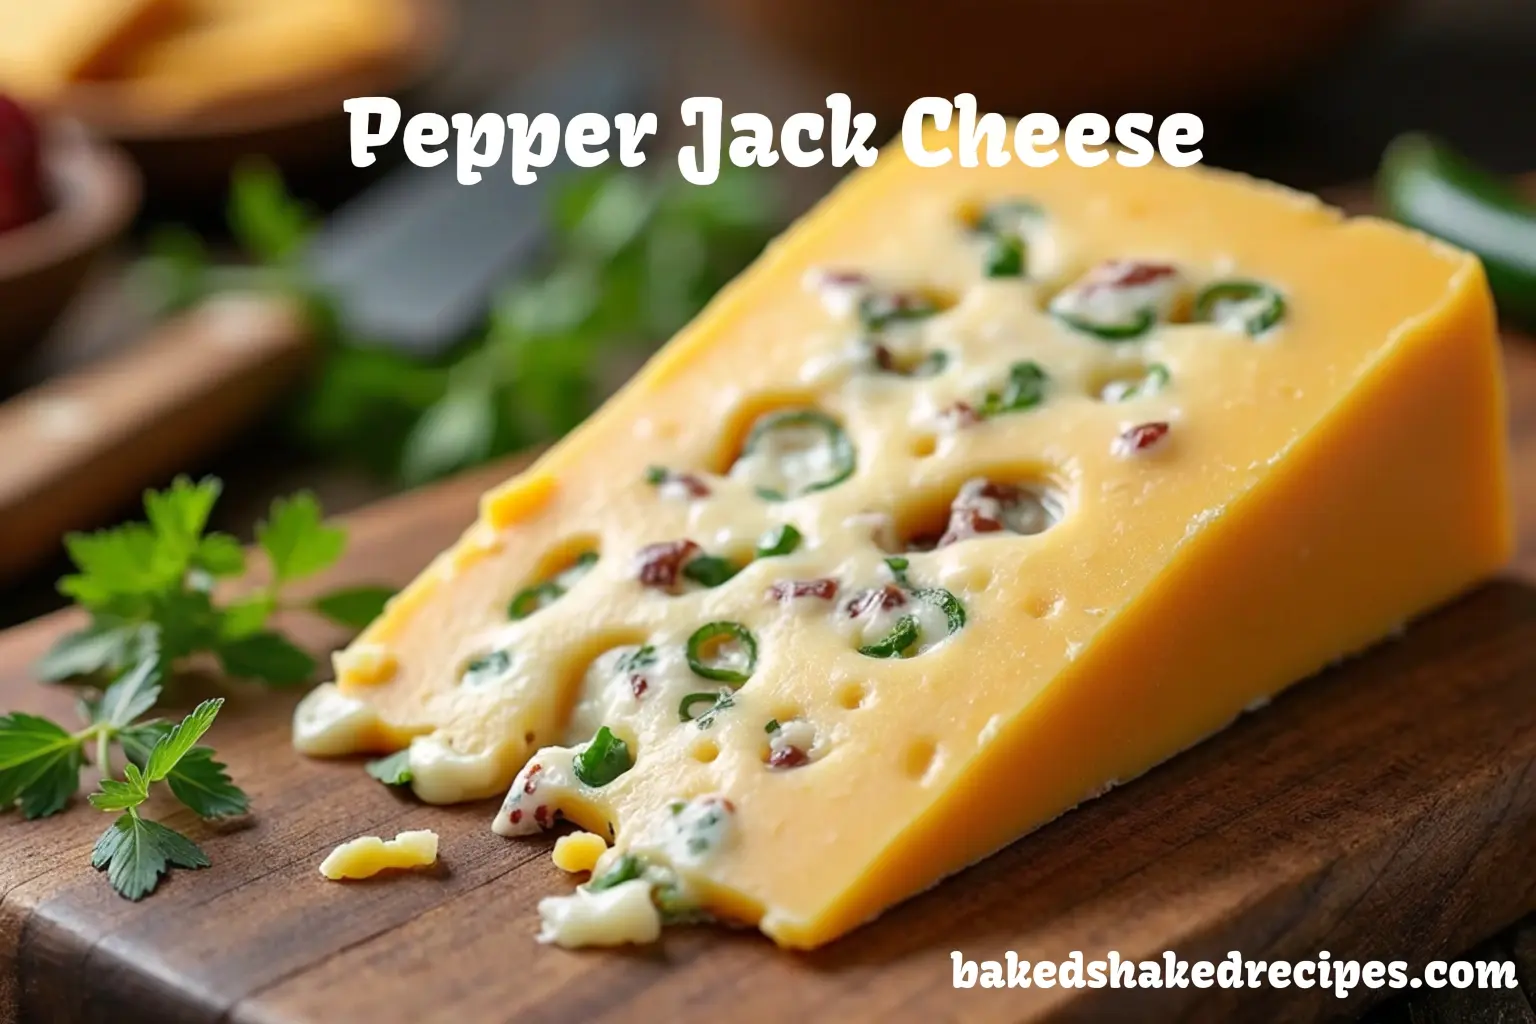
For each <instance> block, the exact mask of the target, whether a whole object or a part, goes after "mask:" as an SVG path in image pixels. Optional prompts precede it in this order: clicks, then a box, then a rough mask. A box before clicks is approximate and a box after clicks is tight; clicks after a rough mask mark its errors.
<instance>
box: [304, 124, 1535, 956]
mask: <svg viewBox="0 0 1536 1024" xmlns="http://www.w3.org/2000/svg"><path fill="white" fill-rule="evenodd" d="M1505 463H1506V452H1505V442H1504V407H1503V391H1502V381H1501V368H1500V360H1499V351H1498V348H1497V345H1496V342H1495V334H1494V319H1493V311H1492V308H1491V305H1490V301H1489V296H1488V291H1487V288H1486V286H1485V282H1484V277H1483V273H1482V270H1481V268H1480V266H1479V264H1478V263H1477V261H1476V260H1475V259H1473V258H1471V257H1469V256H1468V255H1466V254H1464V253H1462V252H1459V251H1457V250H1454V249H1452V248H1449V247H1447V246H1444V245H1441V244H1438V243H1435V242H1432V241H1430V240H1429V239H1427V238H1425V237H1423V236H1420V235H1417V234H1414V233H1412V232H1410V231H1407V230H1404V229H1402V228H1399V227H1396V226H1393V225H1391V224H1387V223H1384V222H1382V221H1379V220H1372V219H1356V220H1346V219H1344V218H1342V217H1341V216H1340V215H1339V214H1338V213H1337V212H1336V211H1334V210H1331V209H1329V208H1327V207H1324V206H1322V205H1321V204H1320V203H1318V202H1317V201H1316V200H1315V199H1313V198H1310V197H1308V196H1304V195H1299V194H1296V193H1294V192H1290V191H1287V190H1284V189H1281V188H1279V187H1276V186H1272V185H1267V184H1263V183H1260V182H1255V181H1251V180H1248V179H1245V178H1241V177H1238V176H1234V175H1230V174H1223V173H1216V172H1211V171H1204V170H1172V169H1169V168H1166V167H1161V166H1152V167H1147V168H1141V169H1126V168H1122V167H1118V166H1116V165H1115V164H1114V163H1113V162H1110V163H1108V164H1105V165H1103V166H1101V167H1098V168H1093V169H1083V168H1078V167H1075V166H1073V165H1071V164H1070V163H1068V162H1067V161H1059V162H1057V163H1056V164H1055V165H1053V166H1051V167H1048V168H1045V169H1041V170H1032V169H1024V168H1020V167H1018V166H1010V167H1007V168H1002V169H987V168H981V169H961V168H957V167H954V166H949V167H944V168H939V169H917V168H915V167H913V166H911V165H909V164H908V163H906V162H905V160H904V158H903V157H902V155H901V153H900V152H899V151H891V152H887V153H886V154H885V155H884V156H883V157H882V158H881V160H880V161H879V162H878V164H877V165H876V166H875V167H874V168H872V169H870V170H867V171H864V172H862V173H857V174H855V175H854V176H853V177H852V178H851V179H850V180H849V181H848V182H847V183H846V184H844V185H843V186H842V187H840V188H839V189H838V190H837V191H836V192H835V193H834V194H833V195H832V196H831V197H830V198H829V199H827V200H826V201H825V202H823V203H822V205H821V206H820V207H819V208H818V209H816V210H815V211H814V212H813V213H812V214H810V215H809V216H808V217H807V218H806V219H805V220H804V221H803V222H801V223H800V224H799V225H797V226H796V227H795V228H794V229H793V230H792V231H790V232H789V233H788V234H787V235H786V236H785V237H784V238H783V239H782V240H780V241H779V242H778V243H777V244H775V245H774V246H773V247H772V248H771V249H770V250H769V251H768V252H767V253H766V254H765V255H764V256H763V257H762V258H761V259H760V260H759V261H758V263H757V264H756V265H755V266H754V267H753V268H752V269H750V270H748V271H747V272H746V273H745V274H743V275H742V276H741V277H740V278H739V279H738V280H737V281H736V282H735V283H734V284H733V285H732V286H730V287H729V288H727V289H726V290H725V291H724V292H723V293H722V294H721V295H720V296H719V297H718V298H717V299H716V300H715V301H714V302H713V304H711V306H710V307H709V308H708V309H707V310H706V311H705V312H704V313H703V314H702V315H701V316H700V317H699V318H698V319H697V320H696V321H695V322H694V323H693V324H692V325H691V326H690V327H688V328H687V329H685V330H684V331H683V332H682V333H681V334H680V335H679V336H678V337H677V338H676V339H674V340H673V341H672V343H671V344H670V345H669V346H668V347H667V348H666V349H665V350H664V351H663V352H662V353H661V354H660V355H659V356H657V357H656V358H655V359H654V360H653V361H652V362H651V363H650V365H649V366H648V367H646V369H645V370H644V371H643V372H642V373H641V374H640V375H639V376H638V377H637V378H636V379H635V380H634V381H633V382H632V383H631V384H630V385H629V386H628V387H627V388H626V389H625V390H624V391H623V392H622V393H621V394H620V395H618V396H617V397H616V398H614V399H613V400H612V401H611V402H609V404H608V405H607V406H606V407H605V408H604V409H603V410H602V411H601V412H599V413H598V414H597V415H595V416H594V417H593V418H592V419H591V420H590V421H589V422H588V423H587V424H586V425H585V426H583V427H582V428H581V429H579V430H578V431H576V432H575V433H574V434H572V435H571V436H570V437H568V438H567V439H566V440H565V441H564V442H563V443H561V444H560V445H558V446H557V447H556V448H555V449H553V450H552V451H551V452H550V453H549V454H548V455H546V456H545V457H544V458H543V459H541V460H540V461H539V462H538V463H537V464H536V465H535V466H534V467H533V468H532V469H530V470H528V471H527V472H525V473H524V474H523V475H521V476H519V477H518V478H516V479H514V480H512V481H510V482H509V483H507V484H506V485H505V486H503V487H501V488H500V489H498V490H495V491H493V492H492V493H490V494H488V495H487V496H486V498H485V501H484V503H483V505H482V511H481V515H480V518H479V521H478V522H477V523H476V524H475V525H474V526H473V527H472V528H471V529H470V530H469V532H468V533H467V534H466V535H465V537H464V539H463V540H462V541H461V542H460V543H459V544H458V545H457V546H456V547H454V548H453V549H452V550H450V551H448V552H447V553H445V554H444V555H443V556H441V557H440V558H439V559H438V560H437V561H436V562H435V563H434V564H433V565H432V566H431V567H430V568H429V569H428V570H427V571H426V572H425V573H423V574H422V576H421V577H420V578H419V579H418V580H417V581H416V582H415V583H414V584H413V585H412V586H411V587H410V588H409V589H408V590H406V591H405V592H404V593H403V594H402V595H401V596H400V597H399V598H397V599H396V600H395V601H394V602H393V604H392V605H391V607H390V608H389V610H388V611H387V613H386V614H385V615H384V616H383V617H382V618H381V619H380V620H379V621H378V622H376V623H375V624H374V625H373V626H372V627H371V628H370V629H368V630H367V631H366V633H364V634H363V636H362V637H361V638H359V640H358V641H357V643H356V644H355V645H354V646H353V647H352V649H351V650H350V651H347V652H344V653H343V654H342V655H341V656H340V657H338V659H337V664H336V668H337V682H336V683H335V685H334V686H332V687H327V688H325V689H322V690H321V691H319V692H318V693H317V695H316V696H314V697H313V698H311V700H310V701H307V702H306V709H305V710H304V711H302V712H301V714H300V717H299V720H298V731H297V741H298V744H299V746H300V747H301V748H302V749H306V750H311V751H316V752H320V753H336V752H338V751H341V750H363V751H375V752H386V751H393V750H396V749H400V748H404V747H407V746H408V748H409V752H410V753H409V759H410V769H411V775H412V778H413V782H412V785H413V786H414V787H415V790H416V792H417V793H418V794H419V795H420V796H421V797H422V798H423V799H425V800H428V801H434V802H438V801H456V800H464V799H469V798H473V797H484V796H487V795H489V794H492V793H501V792H506V793H507V795H506V799H505V802H504V804H503V806H502V808H501V811H500V813H499V814H498V815H497V818H496V821H495V828H496V831H498V832H500V833H502V834H505V835H513V836H516V835H524V834H528V833H531V832H537V831H539V830H540V829H543V828H547V827H550V826H552V825H554V824H555V823H556V822H557V821H559V820H561V819H568V820H570V821H572V822H574V823H575V824H576V825H578V826H580V827H581V828H583V829H586V830H589V831H591V832H595V833H597V834H599V835H601V836H603V837H605V838H607V839H608V840H609V841H610V843H611V844H612V848H611V849H610V850H609V851H608V852H607V853H606V854H604V855H603V857H602V858H601V860H600V861H599V862H598V863H597V865H596V866H595V868H594V871H593V875H592V880H591V881H589V882H588V883H586V886H585V888H584V889H583V890H582V891H581V893H579V894H578V896H579V898H573V902H570V903H563V902H561V901H559V900H550V901H546V903H547V904H548V905H547V906H546V907H544V908H541V912H542V914H543V916H544V919H545V937H546V938H549V939H551V940H552V941H559V942H601V941H609V940H611V939H612V938H613V936H612V935H608V934H607V933H604V932H603V931H602V929H601V927H600V920H599V918H600V917H601V914H602V913H603V908H604V907H606V906H609V905H610V904H612V905H613V906H615V907H620V908H621V909H622V911H623V913H622V915H620V914H619V910H615V911H614V913H615V915H618V916H622V918H623V920H624V922H626V923H625V924H624V925H623V927H622V929H621V931H622V934H623V935H625V936H635V935H642V936H643V935H649V934H651V931H652V926H651V924H650V923H649V916H648V915H638V916H637V915H636V913H635V910H636V900H635V896H636V894H637V893H647V894H648V895H649V897H650V899H651V902H652V905H653V906H654V907H655V908H656V910H657V916H658V920H662V921H665V920H670V919H674V918H677V917H680V916H690V915H697V914H706V913H707V914H710V915H714V916H717V917H724V918H729V919H734V920H738V921H744V922H749V923H753V924H756V925H757V926H758V927H760V928H761V929H762V931H764V932H765V933H767V934H768V935H769V936H771V937H772V938H773V939H774V940H775V941H776V942H778V943H781V944H783V945H787V946H796V947H812V946H817V945H820V944H822V943H825V942H827V941H829V940H831V939H833V938H836V937H837V936H839V935H841V934H843V933H845V932H847V931H848V930H849V929H851V928H853V927H855V926H856V925H858V924H859V923H860V922H863V921H866V920H868V919H869V918H871V917H873V916H874V915H876V914H878V913H879V912H880V911H882V910H883V909H885V908H886V907H889V906H890V905H891V904H893V903H895V902H897V901H899V900H901V899H903V898H905V897H907V896H910V895H911V894H913V893H916V892H918V891H920V890H922V889H924V888H926V887H928V886H930V885H932V884H933V883H934V882H936V881H937V880H939V879H940V878H942V877H944V876H945V875H948V874H950V873H952V872H955V871H958V870H960V869H961V868H963V867H965V866H966V865H967V864H970V863H972V862H974V861H976V860H977V859H979V858H982V857H985V856H986V855H988V854H989V853H991V852H992V851H994V850H996V849H998V848H999V847H1001V846H1003V845H1004V844H1007V843H1009V842H1011V841H1013V840H1015V839H1017V838H1018V837H1019V836H1021V835H1023V834H1025V833H1027V832H1029V831H1030V830H1032V829H1034V828H1036V827H1038V826H1040V825H1041V824H1043V823H1045V822H1047V821H1049V820H1051V819H1052V818H1054V817H1056V816H1057V815H1059V814H1061V813H1062V812H1064V811H1066V810H1068V809H1069V808H1071V807H1073V806H1074V805H1076V804H1078V803H1080V802H1081V801H1084V800H1086V799H1089V798H1091V797H1093V796H1095V795H1097V794H1100V793H1102V792H1104V791H1105V789H1106V788H1108V787H1110V786H1112V785H1115V784H1116V783H1117V782H1120V781H1124V780H1127V779H1130V778H1132V777H1134V776H1136V775H1139V774H1140V773H1142V772H1144V771H1146V770H1147V769H1149V768H1151V767H1152V766H1154V765H1156V764H1158V763H1159V762H1160V761H1163V760H1165V759H1166V758H1168V757H1171V756H1172V755H1174V754H1176V753H1178V752H1179V751H1181V750H1184V749H1185V748H1187V747H1189V746H1190V745H1191V744H1194V743H1197V742H1198V741H1199V740H1200V739H1201V738H1203V737H1206V736H1209V735H1210V734H1211V733H1213V732H1215V731H1217V730H1219V729H1221V728H1222V727H1223V726H1224V725H1225V724H1227V723H1228V722H1230V721H1231V720H1232V719H1233V718H1234V717H1235V716H1236V715H1238V714H1239V713H1240V712H1242V711H1243V710H1244V709H1245V708H1248V707H1251V706H1253V705H1255V704H1256V703H1258V702H1262V701H1263V699H1265V698H1267V697H1269V696H1271V695H1273V694H1275V693H1276V692H1277V691H1279V690H1281V689H1283V688H1284V687H1286V686H1288V685H1290V684H1291V683H1293V682H1295V681H1296V680H1298V679H1301V678H1303V677H1305V676H1306V675H1308V674H1309V673H1312V672H1315V671H1316V670H1318V669H1320V668H1321V667H1323V666H1325V665H1327V664H1328V663H1330V662H1332V661H1334V660H1336V659H1338V658H1340V657H1341V656H1344V655H1347V654H1350V653H1352V652H1356V651H1359V650H1360V649H1362V648H1364V647H1366V646H1368V645H1369V644H1371V643H1372V642H1373V641H1375V640H1376V639H1377V638H1379V637H1382V636H1383V635H1386V634H1387V633H1389V632H1390V631H1392V630H1394V629H1396V628H1397V627H1399V626H1401V625H1402V624H1403V623H1404V622H1405V620H1407V619H1409V618H1411V617H1412V616H1414V615H1416V614H1419V613H1421V612H1423V611H1424V610H1425V609H1428V608H1430V607H1432V606H1434V605H1436V604H1437V603H1439V602H1442V601H1445V600H1446V599H1448V598H1450V597H1452V596H1453V595H1455V594H1457V593H1458V592H1460V591H1462V590H1464V589H1466V588H1467V587H1469V586H1470V585H1472V584H1474V583H1475V582H1476V581H1478V580H1479V579H1481V578H1483V577H1485V576H1487V575H1488V574H1490V573H1491V572H1493V571H1494V570H1495V569H1496V568H1497V567H1498V566H1500V565H1501V563H1503V562H1504V561H1505V559H1506V557H1507V556H1508V555H1509V553H1510V550H1511V543H1512V527H1511V512H1510V504H1509V498H1508V493H1507V487H1508V485H1507V480H1506V466H1505ZM573 570H574V571H573ZM530 594H531V595H534V596H528V595H530ZM509 784H510V790H508V786H509ZM594 915H597V916H596V917H594ZM641 918H644V920H641ZM595 921H596V922H597V923H594V922H595ZM637 921H638V922H639V924H636V922H637Z"/></svg>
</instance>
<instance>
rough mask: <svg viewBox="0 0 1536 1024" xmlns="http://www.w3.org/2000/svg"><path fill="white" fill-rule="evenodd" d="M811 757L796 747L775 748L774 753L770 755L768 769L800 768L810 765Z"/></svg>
mask: <svg viewBox="0 0 1536 1024" xmlns="http://www.w3.org/2000/svg"><path fill="white" fill-rule="evenodd" d="M810 760H811V755H809V754H807V753H806V752H805V751H803V750H801V749H800V748H799V747H796V746H786V747H774V748H773V753H771V754H769V755H768V767H770V768H798V767H800V766H801V765H803V764H809V763H810Z"/></svg>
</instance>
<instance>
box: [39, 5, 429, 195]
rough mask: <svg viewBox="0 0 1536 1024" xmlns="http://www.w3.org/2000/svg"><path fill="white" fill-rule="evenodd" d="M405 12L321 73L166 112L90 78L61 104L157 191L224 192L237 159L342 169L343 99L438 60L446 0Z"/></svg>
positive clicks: (406, 84) (410, 79) (395, 90)
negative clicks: (393, 41) (389, 42)
mask: <svg viewBox="0 0 1536 1024" xmlns="http://www.w3.org/2000/svg"><path fill="white" fill-rule="evenodd" d="M407 13H408V17H409V26H408V28H407V30H406V31H405V32H404V33H403V34H402V35H401V39H400V44H399V46H398V47H397V48H396V49H395V50H393V51H392V52H390V53H388V54H385V55H382V56H381V57H379V58H377V59H374V60H371V61H368V62H364V63H354V64H352V65H349V66H342V67H338V68H336V69H334V70H333V71H332V72H330V73H327V74H326V75H325V76H323V77H313V78H307V79H295V80H293V81H290V82H284V83H282V84H281V85H280V86H278V87H276V88H274V89H272V90H269V91H264V92H260V93H251V94H247V95H242V96H238V97H231V98H228V99H225V100H220V101H216V102H210V103H207V104H204V105H201V106H199V107H197V108H195V109H192V110H188V111H184V112H178V113H176V114H172V115H168V114H165V113H161V112H155V111H149V110H145V109H143V107H142V105H141V104H138V103H136V102H135V98H134V96H133V94H132V91H131V90H129V89H126V88H123V87H122V86H119V85H115V84H114V83H112V82H93V83H87V84H82V85H79V86H76V87H74V88H73V89H71V90H70V91H68V92H67V93H66V94H65V95H64V97H63V98H62V99H61V100H60V102H59V107H60V109H62V110H63V111H65V112H67V113H68V114H69V116H71V117H75V118H77V119H79V120H80V121H82V122H84V123H85V124H87V125H89V126H90V127H91V128H92V129H93V130H94V131H95V132H97V133H98V134H100V135H102V136H104V137H106V138H109V139H112V140H114V141H116V142H118V143H120V144H121V145H122V146H123V147H124V148H125V149H126V150H127V151H128V152H129V154H130V155H132V156H133V158H134V160H135V161H136V162H137V163H138V164H139V167H140V169H141V170H142V171H143V174H144V177H145V180H146V181H147V183H148V185H149V188H150V191H151V192H152V193H153V194H154V195H155V196H157V197H171V198H173V199H174V198H175V197H176V196H177V195H178V194H181V193H191V194H194V195H196V194H204V195H206V194H209V193H214V194H217V196H219V197H220V198H222V195H223V193H224V191H225V189H226V188H227V187H228V184H229V175H230V172H231V171H232V170H233V169H234V167H235V165H236V164H238V163H239V162H240V161H241V160H242V159H243V158H245V157H249V156H255V155H260V156H264V157H266V158H268V159H270V160H271V161H273V162H274V163H276V164H277V165H278V166H279V167H282V168H283V169H284V170H285V171H286V172H289V173H291V174H296V175H297V174H302V173H305V172H306V171H307V170H311V169H313V168H315V167H317V166H323V165H327V164H333V165H347V166H350V165H348V164H347V148H346V145H347V142H346V140H347V121H346V115H345V114H344V113H343V112H342V109H341V104H342V101H343V100H346V99H348V98H349V97H352V96H379V95H397V94H399V93H400V92H402V91H404V90H407V89H409V88H411V87H413V86H415V85H417V84H419V83H420V81H421V80H422V79H424V78H425V77H426V75H427V73H428V72H429V71H431V70H432V69H433V68H434V67H435V66H436V64H437V62H438V60H439V59H440V58H441V57H442V55H443V52H444V50H445V49H446V46H447V42H448V39H449V36H450V35H451V33H452V31H453V29H454V26H455V24H456V17H455V8H454V5H453V2H452V0H408V2H407Z"/></svg>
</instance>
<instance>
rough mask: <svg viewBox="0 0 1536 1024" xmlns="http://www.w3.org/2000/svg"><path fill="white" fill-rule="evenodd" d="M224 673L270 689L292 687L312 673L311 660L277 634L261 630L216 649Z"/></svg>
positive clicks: (220, 644) (313, 662)
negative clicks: (255, 681)
mask: <svg viewBox="0 0 1536 1024" xmlns="http://www.w3.org/2000/svg"><path fill="white" fill-rule="evenodd" d="M217 654H218V656H219V663H220V664H221V665H223V666H224V671H225V672H228V673H229V674H230V675H232V676H234V677H236V678H238V679H258V680H260V681H262V682H264V683H268V684H270V685H272V686H296V685H298V684H299V683H303V682H307V681H308V680H309V678H310V677H311V676H313V675H314V673H315V668H316V665H315V659H314V658H311V657H310V656H309V655H308V654H307V653H305V652H304V651H303V650H302V649H301V648H299V647H297V646H295V645H294V644H293V642H292V641H290V640H288V639H287V638H286V637H284V636H283V635H282V634H280V633H273V632H270V631H266V630H263V631H262V632H258V633H252V634H250V635H249V636H243V637H239V638H237V639H234V640H225V641H220V642H219V644H218V648H217Z"/></svg>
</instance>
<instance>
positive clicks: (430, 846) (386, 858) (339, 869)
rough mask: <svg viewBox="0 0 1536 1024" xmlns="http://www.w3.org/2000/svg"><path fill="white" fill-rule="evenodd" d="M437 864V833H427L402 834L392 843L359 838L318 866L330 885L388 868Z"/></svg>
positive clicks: (333, 853)
mask: <svg viewBox="0 0 1536 1024" xmlns="http://www.w3.org/2000/svg"><path fill="white" fill-rule="evenodd" d="M436 863H437V833H436V832H433V831H431V830H429V829H421V830H418V831H415V832H401V833H400V834H399V835H397V836H395V838H393V839H388V840H385V839H380V838H379V837H378V836H362V837H361V838H358V839H353V840H352V841H351V842H347V843H342V844H341V845H340V846H338V847H336V849H334V850H332V851H331V852H330V853H329V854H328V855H327V856H326V858H325V860H323V861H321V862H320V873H321V874H322V875H324V876H325V877H326V878H329V879H330V880H331V881H333V882H334V881H337V880H339V879H342V878H371V877H372V876H374V875H376V874H378V873H379V872H380V871H384V870H387V869H389V868H425V867H431V866H432V865H433V864H436Z"/></svg>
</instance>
